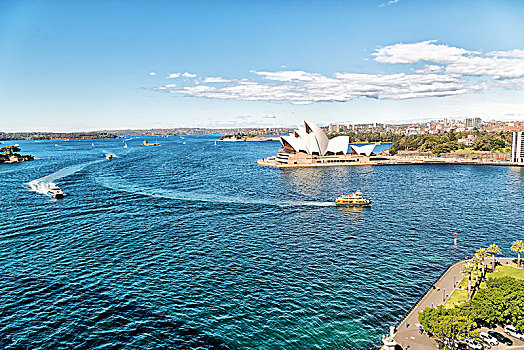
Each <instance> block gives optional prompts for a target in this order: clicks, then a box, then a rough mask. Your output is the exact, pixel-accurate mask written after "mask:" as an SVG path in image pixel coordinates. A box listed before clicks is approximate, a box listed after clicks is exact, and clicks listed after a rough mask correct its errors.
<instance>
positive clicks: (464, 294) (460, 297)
mask: <svg viewBox="0 0 524 350" xmlns="http://www.w3.org/2000/svg"><path fill="white" fill-rule="evenodd" d="M487 269H488V272H487V273H486V278H488V279H489V278H494V277H505V276H508V277H513V278H516V279H521V280H524V268H520V269H517V265H515V264H511V265H499V266H497V268H496V271H495V272H491V265H489V266H488V268H487ZM474 284H475V273H473V274H472V278H471V288H473V285H474ZM459 287H462V289H458V288H457V289H455V290H454V291H453V293H452V294H451V295H450V296H449V299H448V300H446V302H445V303H444V307H445V308H452V307H454V306H458V305H460V304H463V303H465V302H466V300H467V299H468V278H467V277H465V278H463V279H462V281H460V283H459ZM485 287H486V282H482V283H481V284H480V288H481V289H482V288H485Z"/></svg>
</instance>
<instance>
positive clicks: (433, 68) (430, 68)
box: [412, 64, 444, 73]
mask: <svg viewBox="0 0 524 350" xmlns="http://www.w3.org/2000/svg"><path fill="white" fill-rule="evenodd" d="M443 70H444V67H442V66H437V65H434V64H426V65H425V66H424V68H423V69H412V71H413V72H415V73H440V72H442V71H443Z"/></svg>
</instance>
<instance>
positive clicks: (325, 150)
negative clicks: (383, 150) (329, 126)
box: [280, 120, 375, 156]
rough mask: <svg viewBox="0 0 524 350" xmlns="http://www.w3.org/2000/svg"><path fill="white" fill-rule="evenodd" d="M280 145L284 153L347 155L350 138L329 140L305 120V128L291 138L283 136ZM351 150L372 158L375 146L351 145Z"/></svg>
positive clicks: (339, 137)
mask: <svg viewBox="0 0 524 350" xmlns="http://www.w3.org/2000/svg"><path fill="white" fill-rule="evenodd" d="M280 143H281V144H282V149H283V151H284V152H304V153H306V154H311V155H317V156H325V155H333V154H347V153H348V146H349V136H337V137H335V138H332V139H331V140H329V139H328V137H327V136H326V134H325V133H324V131H322V129H321V128H320V127H319V126H318V125H316V124H315V123H312V122H309V121H307V120H305V121H304V127H301V128H298V129H297V130H295V131H294V132H292V133H291V134H289V136H281V137H280ZM351 148H352V152H351V153H354V154H362V155H366V156H370V155H372V154H373V150H374V149H375V145H364V146H353V145H351Z"/></svg>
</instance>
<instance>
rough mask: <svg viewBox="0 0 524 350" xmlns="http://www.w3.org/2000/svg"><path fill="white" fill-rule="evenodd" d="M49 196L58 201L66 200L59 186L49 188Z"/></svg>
mask: <svg viewBox="0 0 524 350" xmlns="http://www.w3.org/2000/svg"><path fill="white" fill-rule="evenodd" d="M47 195H48V196H49V197H54V198H56V199H62V198H64V192H62V190H61V189H60V187H58V186H57V185H52V186H51V187H49V189H48V190H47Z"/></svg>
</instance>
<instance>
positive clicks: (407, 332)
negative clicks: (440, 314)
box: [381, 257, 515, 350]
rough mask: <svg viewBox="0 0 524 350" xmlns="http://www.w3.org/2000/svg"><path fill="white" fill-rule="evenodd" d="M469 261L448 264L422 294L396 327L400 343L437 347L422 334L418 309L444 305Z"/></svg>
mask: <svg viewBox="0 0 524 350" xmlns="http://www.w3.org/2000/svg"><path fill="white" fill-rule="evenodd" d="M514 260H515V258H509V257H499V258H497V262H499V263H500V264H509V263H512V262H513V261H514ZM468 262H469V260H461V261H458V262H456V263H454V264H452V265H450V266H448V268H447V269H446V270H445V271H444V272H443V273H442V274H441V275H440V276H439V278H437V280H436V281H435V282H434V283H433V284H432V285H431V286H430V287H429V289H428V291H426V292H425V293H424V294H423V295H422V297H421V298H420V299H419V301H418V302H417V303H416V304H415V305H414V306H413V308H412V309H411V310H410V311H409V312H408V313H407V314H406V316H405V317H404V318H403V319H402V321H401V322H400V323H399V324H398V326H397V327H396V331H395V334H394V336H393V339H395V341H396V342H397V344H398V345H400V346H402V345H404V346H407V345H410V346H411V347H410V348H413V349H423V350H426V349H428V350H429V349H435V345H436V341H435V340H434V339H433V338H429V337H428V336H427V335H426V334H425V333H424V334H420V332H419V328H418V326H417V324H418V323H419V322H418V312H416V311H419V312H420V311H422V310H424V309H425V308H427V307H436V306H439V305H444V304H445V302H446V301H447V300H448V299H449V297H450V296H451V294H453V292H454V291H455V290H456V287H457V286H458V285H460V282H461V281H462V280H463V279H464V278H465V277H464V276H462V274H461V273H460V269H461V267H462V266H463V265H464V264H467V263H468ZM446 291H447V292H446ZM381 349H382V347H381Z"/></svg>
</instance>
